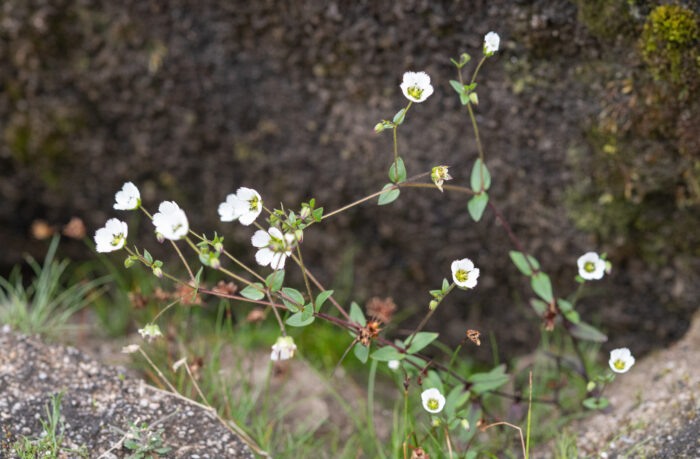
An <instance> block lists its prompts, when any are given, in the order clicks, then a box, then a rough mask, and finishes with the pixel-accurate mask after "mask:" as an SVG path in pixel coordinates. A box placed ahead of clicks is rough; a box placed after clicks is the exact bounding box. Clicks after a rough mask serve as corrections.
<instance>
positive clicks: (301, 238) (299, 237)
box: [294, 230, 304, 242]
mask: <svg viewBox="0 0 700 459" xmlns="http://www.w3.org/2000/svg"><path fill="white" fill-rule="evenodd" d="M294 236H295V237H296V239H297V241H299V242H304V232H303V231H302V230H296V231H295V232H294Z"/></svg>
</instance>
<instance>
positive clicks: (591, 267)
mask: <svg viewBox="0 0 700 459" xmlns="http://www.w3.org/2000/svg"><path fill="white" fill-rule="evenodd" d="M583 270H584V271H586V272H587V273H592V272H593V271H595V263H593V262H592V261H587V262H586V263H585V264H584V265H583Z"/></svg>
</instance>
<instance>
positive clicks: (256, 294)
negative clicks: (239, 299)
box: [241, 282, 265, 300]
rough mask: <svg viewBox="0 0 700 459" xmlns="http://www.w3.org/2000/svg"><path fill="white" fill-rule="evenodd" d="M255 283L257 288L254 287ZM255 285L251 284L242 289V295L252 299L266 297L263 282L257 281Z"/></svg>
mask: <svg viewBox="0 0 700 459" xmlns="http://www.w3.org/2000/svg"><path fill="white" fill-rule="evenodd" d="M253 285H255V286H257V288H256V287H253ZM253 285H249V286H247V287H246V288H244V289H243V290H241V296H244V297H246V298H248V299H250V300H262V299H263V298H265V293H263V292H264V287H263V284H261V283H260V282H256V283H255V284H253ZM261 289H262V291H261Z"/></svg>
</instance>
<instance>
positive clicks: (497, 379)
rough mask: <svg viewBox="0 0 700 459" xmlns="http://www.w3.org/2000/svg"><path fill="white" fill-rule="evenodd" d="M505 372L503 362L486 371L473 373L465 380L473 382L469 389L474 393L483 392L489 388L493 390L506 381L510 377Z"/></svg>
mask: <svg viewBox="0 0 700 459" xmlns="http://www.w3.org/2000/svg"><path fill="white" fill-rule="evenodd" d="M505 373H506V366H505V365H504V364H502V365H499V366H497V367H496V368H494V369H493V370H491V371H489V372H488V373H475V374H473V375H471V376H469V377H468V378H467V381H469V382H470V383H473V384H474V385H473V386H472V387H471V391H472V392H474V393H475V394H476V395H480V394H483V393H484V392H488V391H490V390H495V389H498V388H499V387H501V386H502V385H504V384H505V383H507V382H508V381H509V380H510V378H509V377H508V375H507V374H505Z"/></svg>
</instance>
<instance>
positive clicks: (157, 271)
mask: <svg viewBox="0 0 700 459" xmlns="http://www.w3.org/2000/svg"><path fill="white" fill-rule="evenodd" d="M153 275H154V276H156V277H157V278H158V279H162V278H163V270H162V269H160V266H153Z"/></svg>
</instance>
